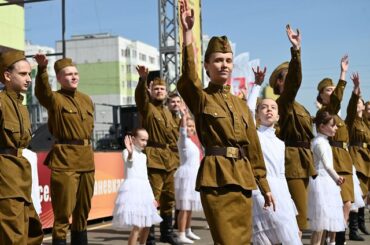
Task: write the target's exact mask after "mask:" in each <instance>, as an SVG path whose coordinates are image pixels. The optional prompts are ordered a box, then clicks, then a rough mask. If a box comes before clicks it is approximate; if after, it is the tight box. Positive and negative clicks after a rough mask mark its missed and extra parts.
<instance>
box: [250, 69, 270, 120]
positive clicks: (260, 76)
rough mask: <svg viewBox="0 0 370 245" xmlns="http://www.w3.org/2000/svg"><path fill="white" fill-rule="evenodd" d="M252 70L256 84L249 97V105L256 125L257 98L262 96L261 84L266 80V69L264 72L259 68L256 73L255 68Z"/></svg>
mask: <svg viewBox="0 0 370 245" xmlns="http://www.w3.org/2000/svg"><path fill="white" fill-rule="evenodd" d="M252 70H253V73H254V84H253V87H252V89H251V92H250V94H249V96H248V100H247V105H248V107H249V110H250V111H251V113H252V116H253V120H254V123H256V106H257V98H258V95H259V94H260V89H261V84H262V83H263V80H264V79H265V74H266V67H265V68H264V69H263V71H262V70H260V67H259V66H257V71H255V70H254V68H252Z"/></svg>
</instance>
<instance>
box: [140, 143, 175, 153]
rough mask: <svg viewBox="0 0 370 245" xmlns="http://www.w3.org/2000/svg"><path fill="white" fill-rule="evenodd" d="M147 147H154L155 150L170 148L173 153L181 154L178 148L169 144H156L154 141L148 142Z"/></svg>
mask: <svg viewBox="0 0 370 245" xmlns="http://www.w3.org/2000/svg"><path fill="white" fill-rule="evenodd" d="M146 146H149V147H154V148H161V149H166V148H169V149H170V150H171V151H173V152H179V150H178V149H177V147H174V146H170V145H169V144H162V143H158V142H154V141H148V144H147V145H146Z"/></svg>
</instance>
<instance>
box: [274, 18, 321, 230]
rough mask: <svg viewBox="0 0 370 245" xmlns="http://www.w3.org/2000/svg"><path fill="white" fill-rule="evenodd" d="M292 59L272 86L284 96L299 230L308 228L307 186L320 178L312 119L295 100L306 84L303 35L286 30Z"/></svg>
mask: <svg viewBox="0 0 370 245" xmlns="http://www.w3.org/2000/svg"><path fill="white" fill-rule="evenodd" d="M286 32H287V35H288V38H289V41H290V42H291V44H292V47H291V49H290V52H291V55H292V58H291V60H290V62H284V63H282V64H281V65H279V66H278V67H277V68H276V69H275V70H274V71H273V72H272V74H271V77H270V86H271V87H272V88H273V89H274V93H275V94H278V95H280V97H279V98H278V99H277V101H276V102H277V104H278V106H279V114H280V119H279V127H280V130H279V135H278V137H279V138H280V139H281V140H282V141H284V142H285V176H286V179H287V182H288V187H289V191H290V194H291V195H292V199H293V201H294V203H295V205H296V207H297V209H298V215H297V222H298V226H299V229H300V230H301V231H302V230H305V229H307V228H308V227H307V205H308V200H307V187H308V180H309V177H310V176H314V175H316V171H315V168H314V162H313V155H312V152H311V147H310V142H311V139H312V138H313V137H314V135H313V132H312V126H313V123H312V118H311V115H310V114H309V112H308V111H307V110H306V109H305V108H304V107H303V106H302V105H301V104H299V103H298V102H297V101H296V100H295V98H296V96H297V93H298V90H299V88H300V86H301V82H302V67H301V35H300V33H299V31H297V33H295V32H294V31H293V30H292V29H291V28H290V26H289V25H287V27H286Z"/></svg>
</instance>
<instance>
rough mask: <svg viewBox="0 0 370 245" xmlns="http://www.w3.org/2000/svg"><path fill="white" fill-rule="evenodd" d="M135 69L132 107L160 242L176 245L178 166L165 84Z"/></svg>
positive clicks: (142, 69)
mask: <svg viewBox="0 0 370 245" xmlns="http://www.w3.org/2000/svg"><path fill="white" fill-rule="evenodd" d="M136 69H137V71H138V73H139V76H140V79H139V82H138V85H137V87H136V90H135V101H136V106H137V108H138V111H139V112H140V114H141V116H142V126H143V127H144V128H145V129H146V130H147V131H148V133H149V141H148V145H147V147H146V149H145V151H146V154H147V157H148V176H149V181H150V184H151V186H152V189H153V193H154V197H155V199H156V200H157V201H158V202H159V206H160V214H161V217H162V219H163V222H161V224H160V231H161V237H160V241H161V242H167V243H170V244H177V243H176V239H175V235H174V233H173V225H172V220H173V217H172V211H173V208H174V206H175V190H174V189H175V187H174V174H175V171H176V168H177V167H178V164H179V160H178V159H179V156H178V150H177V139H178V134H179V129H178V124H176V122H175V121H174V120H173V117H172V114H171V112H170V111H169V110H168V108H167V107H165V105H164V102H165V100H166V96H167V90H166V83H165V81H164V80H162V79H160V78H159V77H156V78H153V79H152V78H150V80H149V79H148V74H149V72H148V69H147V68H146V67H144V66H138V67H137V68H136ZM147 80H149V81H147ZM147 82H149V88H148V84H147ZM152 231H153V229H152ZM152 233H153V232H152ZM154 243H155V241H153V236H150V237H149V238H148V242H147V244H154Z"/></svg>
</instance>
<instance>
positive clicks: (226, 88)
mask: <svg viewBox="0 0 370 245" xmlns="http://www.w3.org/2000/svg"><path fill="white" fill-rule="evenodd" d="M208 89H209V90H210V91H211V92H220V93H223V94H227V93H229V92H230V85H227V84H224V85H220V84H217V83H214V82H210V83H209V84H208Z"/></svg>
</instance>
